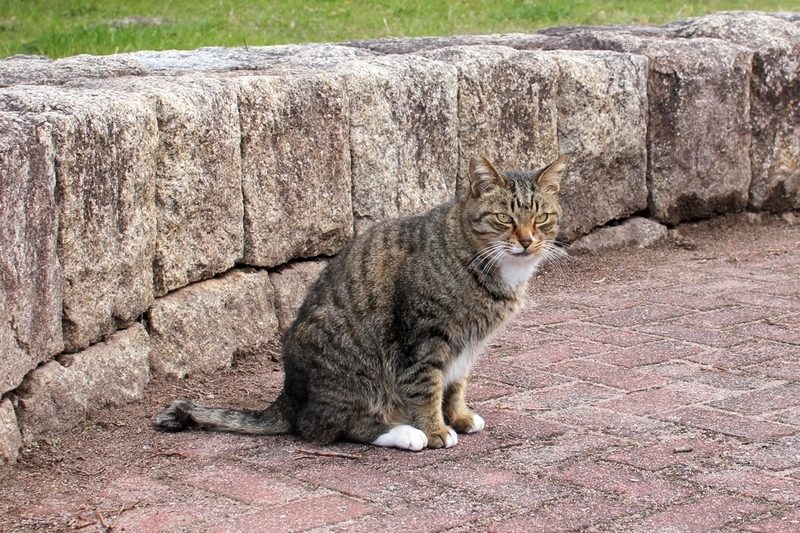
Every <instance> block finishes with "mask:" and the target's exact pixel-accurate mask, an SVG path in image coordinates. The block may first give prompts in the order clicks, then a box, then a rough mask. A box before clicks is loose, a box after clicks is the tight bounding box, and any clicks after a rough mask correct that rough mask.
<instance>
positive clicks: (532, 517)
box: [489, 496, 637, 533]
mask: <svg viewBox="0 0 800 533" xmlns="http://www.w3.org/2000/svg"><path fill="white" fill-rule="evenodd" d="M636 511H637V509H636V507H635V506H632V505H631V504H630V503H621V502H617V501H614V500H611V499H608V498H603V497H600V496H588V497H583V496H577V497H573V498H569V499H566V500H563V501H559V502H556V503H555V504H553V505H550V506H548V507H547V508H546V509H541V510H537V511H535V512H532V513H530V514H528V515H527V516H524V517H520V518H514V519H511V520H507V521H505V522H501V523H499V524H496V525H492V526H490V527H489V531H490V532H491V533H530V531H531V525H532V524H536V531H547V532H548V533H560V532H563V531H577V530H580V529H583V528H586V527H589V526H592V527H595V528H596V527H598V526H601V525H602V524H604V523H606V522H610V521H612V520H615V519H618V518H620V517H624V516H627V515H629V514H633V513H635V512H636Z"/></svg>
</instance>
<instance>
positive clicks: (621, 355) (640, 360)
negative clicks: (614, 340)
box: [592, 340, 708, 368]
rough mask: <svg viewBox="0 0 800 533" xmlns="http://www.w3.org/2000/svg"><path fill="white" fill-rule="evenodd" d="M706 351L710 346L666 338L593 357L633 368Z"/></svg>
mask: <svg viewBox="0 0 800 533" xmlns="http://www.w3.org/2000/svg"><path fill="white" fill-rule="evenodd" d="M706 351H708V348H703V347H701V346H697V345H695V344H689V343H687V342H682V341H676V340H666V341H658V342H651V343H649V344H641V345H638V346H631V347H629V348H617V349H615V350H613V351H610V352H607V353H604V354H600V355H594V356H592V359H595V360H597V361H600V362H602V363H609V364H612V365H619V366H624V367H628V368H633V367H637V366H644V365H654V364H658V363H663V362H664V361H670V360H672V359H686V358H688V357H690V356H694V355H699V354H701V353H703V352H706Z"/></svg>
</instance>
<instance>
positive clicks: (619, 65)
mask: <svg viewBox="0 0 800 533" xmlns="http://www.w3.org/2000/svg"><path fill="white" fill-rule="evenodd" d="M531 53H533V52H531ZM549 54H550V55H551V57H553V59H554V60H555V61H556V63H557V64H558V67H559V70H560V73H561V75H560V81H559V87H558V95H557V99H556V105H557V108H558V151H559V153H567V154H571V157H570V161H569V164H568V166H567V170H566V174H565V176H564V178H563V179H562V181H561V202H562V205H563V208H564V214H565V216H564V222H563V224H562V225H561V232H560V235H561V238H563V239H565V240H568V241H571V240H574V239H575V238H577V237H578V236H580V235H583V234H584V233H586V232H588V231H589V230H591V229H592V228H594V227H596V226H600V225H603V224H605V223H606V222H608V221H609V220H614V219H620V218H625V217H627V216H629V215H631V214H633V213H636V212H638V211H641V210H643V209H644V208H645V207H647V184H646V171H647V146H646V132H647V85H646V81H647V60H646V59H645V58H644V57H642V56H640V55H633V54H623V53H616V52H571V51H553V52H549Z"/></svg>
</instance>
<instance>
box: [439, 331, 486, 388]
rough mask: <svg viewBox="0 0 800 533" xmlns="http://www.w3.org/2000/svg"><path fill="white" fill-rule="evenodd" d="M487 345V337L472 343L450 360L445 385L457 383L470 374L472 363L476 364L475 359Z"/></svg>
mask: <svg viewBox="0 0 800 533" xmlns="http://www.w3.org/2000/svg"><path fill="white" fill-rule="evenodd" d="M485 345H486V342H485V339H484V340H481V341H478V342H473V343H470V344H468V345H467V347H465V348H464V349H463V350H461V353H460V354H458V356H457V357H455V358H454V359H451V360H450V363H449V364H448V365H447V366H446V367H445V369H444V386H445V387H448V386H450V385H452V384H453V383H457V382H459V381H461V380H462V379H464V378H465V377H467V376H468V375H469V373H470V371H471V370H472V365H473V364H475V359H477V357H478V354H480V353H481V352H482V351H483V349H484V346H485Z"/></svg>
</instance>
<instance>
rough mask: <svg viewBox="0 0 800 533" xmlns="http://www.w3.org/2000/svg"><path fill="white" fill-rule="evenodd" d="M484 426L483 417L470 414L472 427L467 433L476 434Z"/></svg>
mask: <svg viewBox="0 0 800 533" xmlns="http://www.w3.org/2000/svg"><path fill="white" fill-rule="evenodd" d="M485 425H486V422H484V421H483V417H482V416H481V415H477V414H475V413H472V427H471V428H470V429H469V431H467V433H476V432H478V431H481V430H483V427H484V426H485Z"/></svg>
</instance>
